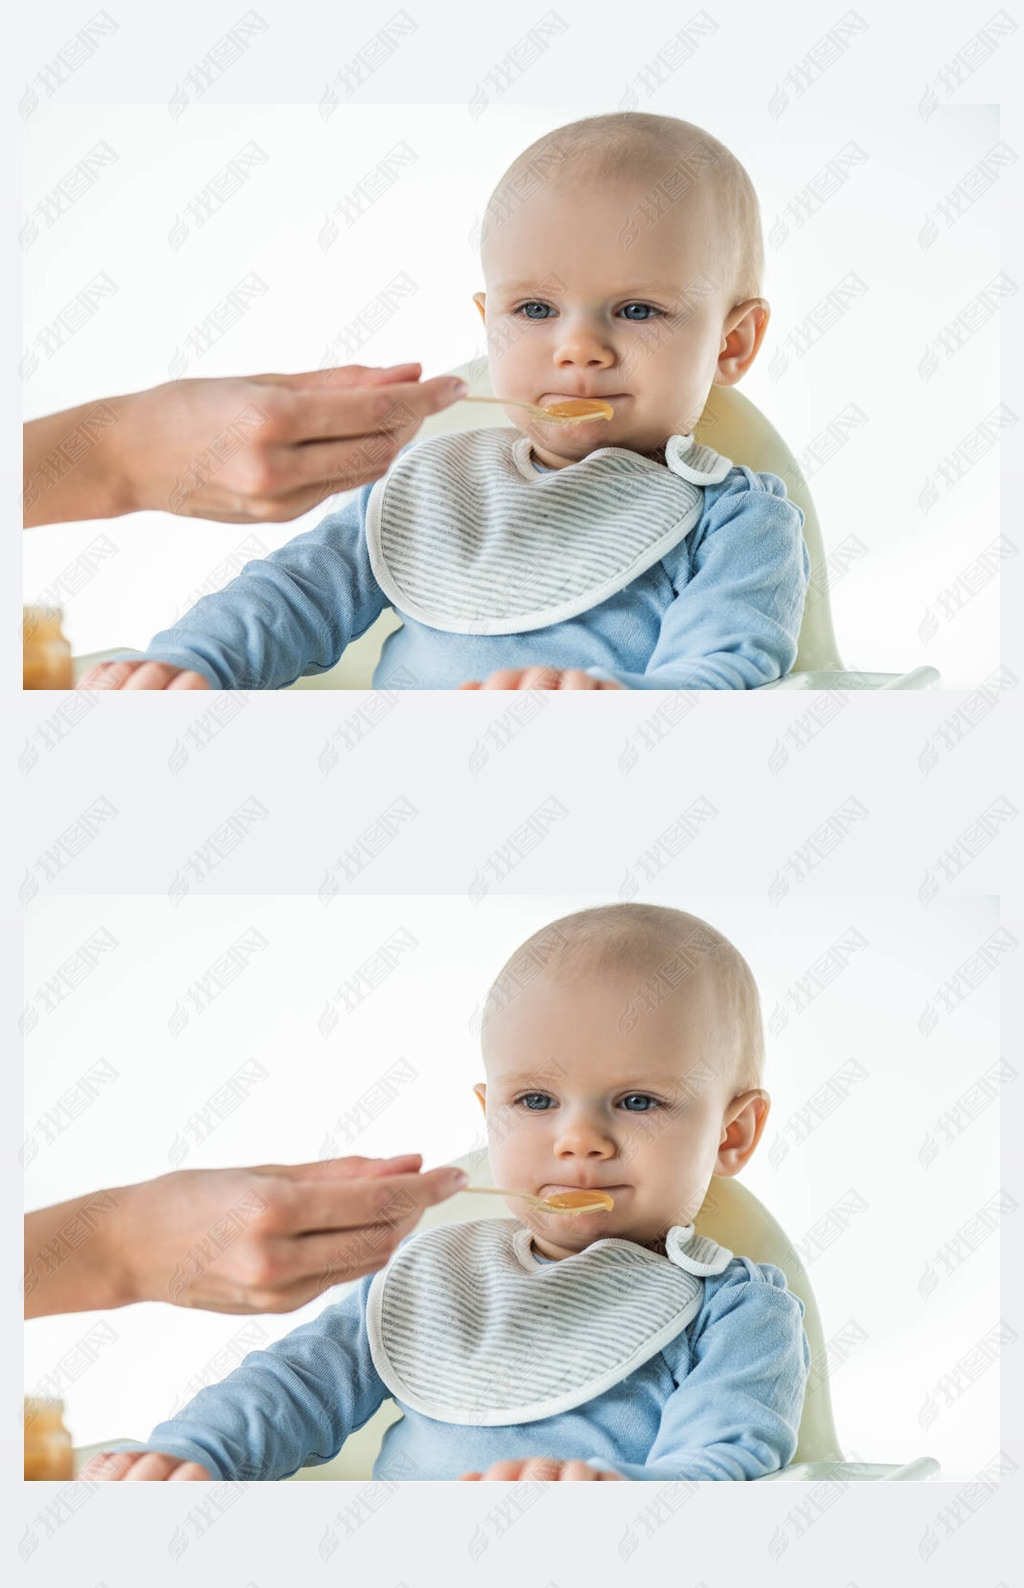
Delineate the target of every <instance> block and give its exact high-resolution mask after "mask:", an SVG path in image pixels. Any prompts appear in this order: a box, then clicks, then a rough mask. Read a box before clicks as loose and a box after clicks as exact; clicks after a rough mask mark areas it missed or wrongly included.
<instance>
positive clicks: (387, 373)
mask: <svg viewBox="0 0 1024 1588" xmlns="http://www.w3.org/2000/svg"><path fill="white" fill-rule="evenodd" d="M422 369H423V365H422V364H419V363H410V364H392V365H391V366H390V367H389V368H387V369H381V368H379V367H378V366H377V365H371V364H344V365H338V366H337V367H336V368H334V369H307V370H302V371H300V373H299V374H297V375H250V376H249V379H250V380H255V381H259V382H260V383H261V384H264V385H269V386H289V387H291V389H292V390H293V391H303V390H306V389H308V388H312V389H314V390H316V391H322V390H323V388H324V386H332V387H334V388H335V390H338V389H344V388H345V387H347V386H384V385H387V384H388V382H391V381H396V380H403V379H404V380H415V379H416V372H417V370H422Z"/></svg>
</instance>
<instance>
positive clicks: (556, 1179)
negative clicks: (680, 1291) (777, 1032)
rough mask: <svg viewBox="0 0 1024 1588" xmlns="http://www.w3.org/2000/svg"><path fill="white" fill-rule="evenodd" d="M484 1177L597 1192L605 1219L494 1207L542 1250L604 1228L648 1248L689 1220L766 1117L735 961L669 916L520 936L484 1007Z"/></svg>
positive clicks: (740, 1161) (644, 910) (754, 1020)
mask: <svg viewBox="0 0 1024 1588" xmlns="http://www.w3.org/2000/svg"><path fill="white" fill-rule="evenodd" d="M482 1044H483V1057H484V1069H485V1073H486V1076H487V1082H486V1085H484V1084H480V1085H478V1086H477V1087H475V1088H474V1090H475V1091H476V1093H477V1096H478V1097H479V1099H480V1101H481V1103H482V1104H484V1106H485V1110H486V1115H487V1127H488V1145H489V1151H490V1160H491V1169H492V1172H493V1175H494V1183H495V1185H498V1186H503V1187H505V1188H506V1189H508V1190H514V1191H526V1192H529V1193H531V1194H532V1195H534V1196H549V1195H551V1193H552V1192H555V1191H563V1190H569V1189H577V1188H579V1189H586V1190H590V1189H601V1190H608V1191H610V1192H611V1195H612V1197H613V1198H614V1201H615V1206H614V1208H613V1209H612V1211H610V1212H596V1213H585V1214H578V1215H568V1216H567V1215H564V1214H557V1213H542V1212H539V1211H537V1210H536V1209H533V1208H530V1207H529V1206H528V1205H527V1204H526V1203H523V1202H521V1201H515V1200H512V1199H511V1198H510V1199H509V1200H508V1204H507V1205H508V1207H509V1210H510V1211H511V1212H512V1213H514V1214H515V1216H516V1217H517V1218H518V1219H520V1220H521V1221H522V1223H524V1224H526V1225H527V1226H528V1227H529V1228H530V1229H531V1230H532V1231H533V1235H534V1244H535V1246H536V1247H537V1249H538V1250H539V1251H540V1252H541V1253H542V1254H543V1255H544V1256H546V1257H552V1258H556V1259H557V1258H561V1257H567V1256H569V1255H570V1254H571V1253H573V1252H579V1251H582V1250H583V1249H584V1247H587V1246H589V1245H591V1243H592V1242H594V1241H596V1240H601V1239H603V1238H604V1237H606V1236H619V1237H621V1238H622V1239H624V1240H631V1241H636V1242H638V1243H639V1244H641V1245H644V1246H647V1247H650V1248H652V1249H654V1250H662V1251H663V1250H664V1237H665V1235H666V1233H667V1231H668V1230H669V1229H670V1228H671V1227H672V1225H674V1224H682V1225H687V1224H692V1223H693V1220H694V1218H695V1217H696V1215H697V1213H698V1212H699V1210H700V1207H701V1204H702V1202H703V1201H704V1196H705V1193H706V1192H707V1188H708V1185H709V1184H710V1182H711V1179H712V1176H714V1175H734V1174H736V1173H738V1171H739V1170H740V1169H742V1167H743V1165H744V1164H745V1163H746V1162H747V1160H748V1159H749V1157H750V1156H751V1154H752V1153H753V1151H754V1148H755V1147H756V1146H757V1143H758V1140H759V1139H760V1136H761V1133H762V1131H763V1129H764V1125H765V1121H766V1119H767V1116H768V1108H769V1098H768V1094H767V1092H765V1091H763V1090H762V1089H761V1084H760V1083H761V1070H762V1065H763V1058H764V1038H763V1032H762V1026H761V1009H760V1001H759V999H758V995H757V987H756V985H755V983H754V978H753V976H752V975H751V972H750V968H749V966H748V965H747V963H746V961H745V960H744V959H743V957H742V955H741V954H739V953H738V952H737V950H736V949H735V948H734V947H733V946H732V944H731V943H730V942H729V941H728V940H727V939H726V938H724V937H723V936H722V934H721V933H720V932H716V931H715V929H714V927H711V926H708V924H707V923H706V922H705V921H701V920H698V918H697V917H696V916H693V915H687V914H685V913H684V912H683V911H682V910H670V909H665V908H663V907H661V906H658V905H651V904H613V905H604V906H600V907H598V908H597V909H592V910H582V911H580V912H579V913H578V914H576V915H568V916H565V917H563V919H562V920H559V921H554V922H552V924H551V925H550V926H546V927H544V928H543V929H542V930H541V931H539V932H537V933H535V934H534V936H533V937H531V938H529V939H528V940H527V941H526V942H525V943H523V944H522V945H521V946H520V947H519V948H518V949H516V951H515V953H514V954H513V955H512V957H511V959H510V960H509V961H508V963H507V964H506V965H505V966H504V968H503V969H502V971H501V972H500V974H499V975H498V977H497V979H496V981H495V982H494V985H493V986H492V988H491V990H490V992H489V993H488V996H487V1002H486V1004H485V1006H484V1016H483V1029H482Z"/></svg>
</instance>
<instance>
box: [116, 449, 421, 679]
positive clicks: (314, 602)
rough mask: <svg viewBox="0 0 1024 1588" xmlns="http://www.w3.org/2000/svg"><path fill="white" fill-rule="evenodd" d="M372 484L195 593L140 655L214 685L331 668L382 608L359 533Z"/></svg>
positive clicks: (362, 535)
mask: <svg viewBox="0 0 1024 1588" xmlns="http://www.w3.org/2000/svg"><path fill="white" fill-rule="evenodd" d="M403 450H404V449H403ZM373 483H375V482H371V484H369V485H365V486H362V487H361V488H360V490H359V491H358V492H357V493H356V495H355V496H354V497H351V498H350V499H349V501H347V502H346V503H345V504H344V506H343V507H342V508H341V509H340V510H339V511H338V512H337V513H331V514H329V516H328V517H327V518H325V519H324V520H323V522H322V523H320V524H318V525H317V526H316V528H315V529H311V530H309V531H307V533H306V534H303V535H297V536H296V537H295V539H294V540H290V541H289V542H288V543H287V545H285V546H282V547H280V549H279V550H278V551H272V552H271V553H270V555H269V556H267V557H265V558H262V559H261V560H259V561H256V562H250V563H247V564H246V566H245V567H244V568H243V569H242V572H241V573H240V574H239V575H238V577H237V578H236V579H233V580H232V581H231V583H230V584H228V585H226V586H225V587H224V589H223V590H218V591H216V592H215V593H214V594H212V595H208V596H203V597H202V599H201V600H199V601H197V602H196V604H195V606H193V607H190V608H189V610H188V611H187V612H186V613H185V615H184V617H182V618H181V619H180V620H179V621H178V622H177V623H175V624H174V626H173V627H172V628H169V629H164V630H163V631H162V632H161V633H160V634H156V635H154V637H153V639H152V640H151V641H150V644H149V646H148V648H147V650H146V659H147V660H148V661H154V662H169V663H170V664H171V665H172V666H174V667H183V668H186V669H189V670H193V671H195V672H198V673H202V674H203V676H204V677H205V678H206V679H208V680H209V682H210V684H211V685H212V687H213V688H214V689H284V688H285V687H286V686H287V685H288V684H293V683H294V682H295V680H296V679H297V678H301V677H302V676H303V675H304V674H312V673H323V672H326V671H327V669H328V668H330V667H333V666H334V664H335V663H336V662H337V661H338V660H339V658H340V656H341V653H342V651H344V649H345V647H346V646H347V645H349V644H351V642H352V641H353V640H357V639H358V638H359V636H360V634H364V633H365V632H366V630H367V629H368V628H369V627H370V624H371V623H373V622H374V620H375V619H376V618H378V617H379V616H380V614H381V612H382V611H383V610H384V608H385V606H387V605H389V602H388V600H387V597H386V596H385V594H384V592H383V590H382V589H381V588H380V586H379V585H378V583H377V581H376V579H375V577H374V574H373V570H372V569H371V567H370V557H369V552H368V551H367V547H366V535H365V532H364V526H365V523H366V504H367V501H368V500H369V495H370V491H371V490H372V489H373Z"/></svg>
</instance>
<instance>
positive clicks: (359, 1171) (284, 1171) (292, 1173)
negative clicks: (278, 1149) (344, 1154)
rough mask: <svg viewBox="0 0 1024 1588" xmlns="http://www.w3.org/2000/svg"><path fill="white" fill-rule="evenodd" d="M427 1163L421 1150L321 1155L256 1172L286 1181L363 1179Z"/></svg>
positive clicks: (271, 1164)
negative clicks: (372, 1155) (363, 1155)
mask: <svg viewBox="0 0 1024 1588" xmlns="http://www.w3.org/2000/svg"><path fill="white" fill-rule="evenodd" d="M422 1162H423V1154H422V1153H421V1152H405V1153H401V1154H399V1156H398V1157H395V1158H361V1157H355V1156H353V1157H351V1158H318V1159H317V1160H316V1162H315V1163H265V1164H260V1166H259V1168H257V1169H254V1170H253V1171H252V1172H253V1174H278V1175H281V1176H282V1177H283V1178H284V1179H285V1180H360V1179H364V1178H365V1177H367V1176H370V1175H374V1174H395V1173H398V1172H399V1171H400V1169H401V1170H404V1171H405V1172H409V1171H412V1170H414V1169H415V1167H416V1165H417V1164H420V1163H422Z"/></svg>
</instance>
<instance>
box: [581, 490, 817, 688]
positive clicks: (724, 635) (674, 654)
mask: <svg viewBox="0 0 1024 1588" xmlns="http://www.w3.org/2000/svg"><path fill="white" fill-rule="evenodd" d="M705 504H706V505H705V513H704V517H703V519H702V520H701V523H700V524H699V525H698V527H697V529H696V530H695V531H694V533H693V535H691V536H688V537H687V539H686V541H684V542H683V543H682V545H681V546H680V547H679V550H678V558H679V561H680V562H681V563H682V567H681V569H680V573H681V575H682V576H683V577H682V578H680V579H679V581H678V582H677V581H676V579H675V578H673V584H674V586H675V589H676V596H675V600H674V601H672V602H671V603H670V604H669V606H668V607H667V609H666V611H665V614H664V617H663V618H662V624H661V632H660V634H659V637H658V643H657V645H656V646H655V648H654V651H653V653H652V655H651V659H650V661H649V662H648V664H647V668H646V670H645V671H644V672H643V673H629V672H615V671H608V670H606V669H604V668H598V667H591V668H588V669H587V671H588V672H589V673H590V674H591V676H592V677H595V678H604V679H610V680H613V681H614V682H615V683H618V684H623V685H624V686H625V687H626V688H627V689H756V688H757V687H758V686H759V685H761V684H770V683H773V682H774V681H775V679H777V678H782V677H784V676H785V674H786V673H788V672H789V670H790V668H791V667H792V666H793V663H794V662H795V660H796V652H797V643H798V641H799V638H800V623H801V620H802V618H803V609H804V599H805V597H806V594H807V582H808V578H809V575H810V557H809V556H808V552H807V547H806V546H805V544H804V540H803V534H802V530H803V523H804V514H803V509H802V508H800V507H798V506H797V505H796V503H795V502H791V501H790V500H789V498H788V497H787V495H786V487H785V485H784V483H783V481H782V480H780V479H779V478H778V476H777V475H775V474H755V473H753V472H752V471H751V470H750V469H746V468H737V469H734V470H733V471H732V472H731V473H730V474H729V475H728V476H727V477H726V479H725V480H724V481H723V482H722V484H721V485H720V486H709V487H707V488H706V497H705ZM674 555H675V554H674ZM663 564H664V566H665V567H666V569H667V570H668V571H669V573H670V574H672V571H673V561H672V559H670V558H664V559H663ZM687 576H688V577H687Z"/></svg>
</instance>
